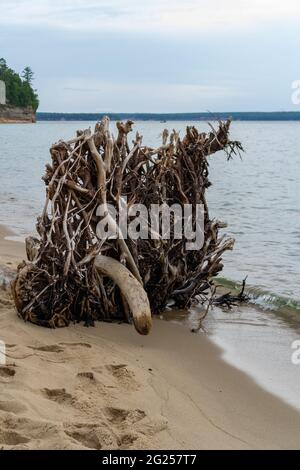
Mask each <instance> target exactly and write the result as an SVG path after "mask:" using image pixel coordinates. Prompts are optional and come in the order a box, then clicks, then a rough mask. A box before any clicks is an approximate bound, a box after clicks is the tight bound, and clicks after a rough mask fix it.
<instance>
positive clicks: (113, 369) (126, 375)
mask: <svg viewBox="0 0 300 470" xmlns="http://www.w3.org/2000/svg"><path fill="white" fill-rule="evenodd" d="M105 368H106V370H107V371H108V372H110V373H111V374H112V376H113V377H114V378H115V379H117V380H118V382H119V383H120V384H121V385H122V386H124V387H126V388H127V389H129V390H136V389H138V388H139V384H138V383H137V381H136V380H135V376H134V373H133V372H132V371H130V370H129V369H128V368H127V364H109V365H107V366H105Z"/></svg>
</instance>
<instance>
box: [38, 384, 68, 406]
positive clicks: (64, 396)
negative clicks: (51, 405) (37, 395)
mask: <svg viewBox="0 0 300 470" xmlns="http://www.w3.org/2000/svg"><path fill="white" fill-rule="evenodd" d="M41 391H42V392H43V394H44V395H46V397H47V398H48V399H49V400H52V401H55V402H56V403H61V404H62V403H63V404H69V405H72V404H73V403H74V401H75V398H74V397H73V395H71V394H70V393H67V392H66V389H65V388H52V389H51V388H44V389H42V390H41Z"/></svg>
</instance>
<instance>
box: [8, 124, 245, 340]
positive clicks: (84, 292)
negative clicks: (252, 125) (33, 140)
mask: <svg viewBox="0 0 300 470" xmlns="http://www.w3.org/2000/svg"><path fill="white" fill-rule="evenodd" d="M132 124H133V123H132V122H131V121H127V122H126V123H122V122H118V123H117V130H118V133H117V137H116V138H114V137H113V136H112V134H111V132H110V129H109V119H108V118H107V117H105V118H103V119H102V121H101V122H99V123H97V124H96V127H95V131H94V133H92V132H91V130H90V129H88V130H84V131H77V135H76V137H75V138H74V139H73V140H70V141H67V142H63V141H59V142H58V143H56V144H55V145H53V146H52V147H51V149H50V153H51V158H52V163H51V164H48V165H46V173H45V175H44V177H43V179H44V182H45V184H46V202H45V207H44V210H43V212H42V214H41V216H40V217H39V218H38V221H37V232H38V234H39V239H34V238H31V237H29V238H28V239H27V242H26V246H27V257H28V261H27V262H23V263H22V264H21V265H20V266H19V268H18V274H17V277H16V279H15V281H14V282H13V285H12V291H13V295H14V299H15V304H16V307H17V310H18V312H19V314H20V315H21V316H22V317H23V318H24V320H27V321H31V322H33V323H36V324H39V325H43V326H48V327H60V326H67V325H68V324H69V323H70V322H71V321H81V320H83V321H84V322H85V324H86V325H92V324H93V322H94V321H95V320H103V321H126V322H131V321H132V320H133V322H134V325H135V327H136V329H137V331H138V332H139V333H142V334H147V333H148V332H149V330H150V328H151V312H152V314H157V313H159V312H161V311H162V310H163V309H164V308H165V307H166V305H167V303H168V301H169V300H170V299H172V300H173V302H175V304H176V305H177V306H179V307H188V306H189V305H190V304H191V302H192V301H194V300H196V301H198V302H199V301H200V302H204V301H206V300H207V297H208V293H207V292H208V291H209V290H211V284H212V281H211V279H212V277H214V276H216V275H217V274H218V273H219V272H220V271H221V270H222V267H223V265H222V254H223V253H224V251H226V250H231V249H232V247H233V244H234V240H233V239H226V238H224V237H219V235H218V232H219V229H220V228H223V227H225V226H226V225H225V224H224V223H222V222H219V221H217V220H210V218H209V213H208V207H207V203H206V198H205V191H206V189H207V188H208V187H209V186H210V182H209V180H208V169H209V165H208V157H209V156H210V155H211V154H213V153H215V152H217V151H219V150H225V152H226V153H227V157H228V158H230V157H231V156H232V154H235V153H239V151H240V150H242V147H241V144H240V143H239V142H232V141H230V140H229V127H230V121H227V122H224V123H221V122H220V123H219V127H218V129H217V130H214V129H213V128H211V132H209V133H199V132H198V130H197V129H196V128H195V127H187V129H186V134H185V136H184V137H183V138H182V139H181V138H180V136H179V134H178V133H177V132H175V131H173V132H172V133H170V134H169V133H168V131H167V130H165V131H164V132H163V135H162V143H161V146H160V147H159V148H155V149H154V148H150V147H147V146H144V145H143V144H142V136H140V135H139V134H138V133H137V134H136V136H135V139H134V140H133V142H132V145H131V146H129V144H128V134H129V132H130V131H131V130H132ZM136 203H139V204H143V205H144V206H145V207H146V208H148V209H150V205H151V204H154V203H155V204H159V205H161V204H163V203H164V204H168V205H169V206H170V205H172V204H175V203H176V204H179V205H181V206H182V205H184V204H191V205H192V206H193V207H194V206H195V205H196V204H202V205H203V207H204V243H203V246H202V247H201V248H199V249H198V250H196V251H195V250H193V251H189V250H187V247H186V239H185V237H184V236H183V237H182V239H175V237H174V230H173V228H172V229H171V232H170V237H169V239H164V238H163V237H162V236H156V237H155V239H152V238H151V237H149V238H148V239H137V240H136V239H132V238H130V237H129V238H127V239H124V237H123V234H122V232H121V228H120V224H119V223H118V221H116V220H115V218H113V217H112V215H111V213H110V210H109V207H108V206H109V205H110V206H113V207H115V208H116V212H117V213H118V210H119V208H120V207H122V205H123V206H124V205H125V206H126V207H127V209H128V208H131V207H132V205H133V204H136ZM100 204H101V206H102V208H104V212H103V213H102V217H105V220H106V222H107V226H108V228H109V229H111V230H112V231H115V232H116V233H117V237H116V238H114V239H111V238H107V239H99V237H97V224H98V222H99V220H100V219H101V217H99V216H98V215H97V208H98V206H99V205H100ZM195 223H196V220H195V214H193V224H195ZM151 230H152V228H149V231H150V232H151ZM156 235H157V234H156Z"/></svg>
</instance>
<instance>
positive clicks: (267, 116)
mask: <svg viewBox="0 0 300 470" xmlns="http://www.w3.org/2000/svg"><path fill="white" fill-rule="evenodd" d="M104 115H107V116H109V118H110V119H111V120H112V121H118V120H124V119H132V120H134V121H162V122H165V121H217V120H224V119H229V118H231V119H232V120H233V121H300V111H280V112H226V111H224V112H216V113H157V114H156V113H46V112H38V113H37V114H36V117H37V121H98V120H99V119H101V118H102V116H104Z"/></svg>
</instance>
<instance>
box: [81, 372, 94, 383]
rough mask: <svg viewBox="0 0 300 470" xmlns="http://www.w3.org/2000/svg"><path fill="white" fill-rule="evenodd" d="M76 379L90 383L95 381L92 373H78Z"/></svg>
mask: <svg viewBox="0 0 300 470" xmlns="http://www.w3.org/2000/svg"><path fill="white" fill-rule="evenodd" d="M77 377H79V378H80V379H88V380H91V381H95V376H94V374H93V372H78V374H77Z"/></svg>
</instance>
